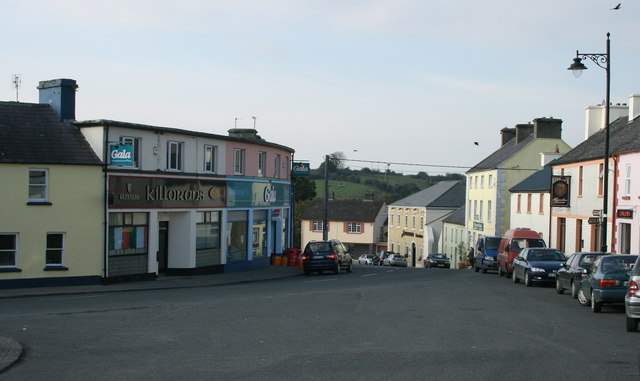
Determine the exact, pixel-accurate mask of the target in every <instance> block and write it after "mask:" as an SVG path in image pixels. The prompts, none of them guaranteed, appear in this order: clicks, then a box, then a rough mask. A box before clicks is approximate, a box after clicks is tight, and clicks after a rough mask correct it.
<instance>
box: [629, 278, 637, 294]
mask: <svg viewBox="0 0 640 381" xmlns="http://www.w3.org/2000/svg"><path fill="white" fill-rule="evenodd" d="M637 292H638V283H636V282H635V281H631V282H629V296H638V295H636V293H637Z"/></svg>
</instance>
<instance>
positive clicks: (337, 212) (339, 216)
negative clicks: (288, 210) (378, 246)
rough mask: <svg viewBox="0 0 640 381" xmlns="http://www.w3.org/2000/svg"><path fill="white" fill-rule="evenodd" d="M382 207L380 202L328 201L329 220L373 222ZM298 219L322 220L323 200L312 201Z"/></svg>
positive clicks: (382, 203)
mask: <svg viewBox="0 0 640 381" xmlns="http://www.w3.org/2000/svg"><path fill="white" fill-rule="evenodd" d="M383 205H384V202H382V201H364V200H356V199H347V200H329V213H328V214H329V219H330V220H331V221H358V222H375V220H376V216H377V215H378V213H380V210H381V209H382V207H383ZM300 218H301V219H303V220H316V221H320V220H322V219H323V218H324V199H322V198H316V199H314V200H313V201H312V202H311V205H309V207H308V208H307V209H306V210H305V211H304V213H303V214H302V216H301V217H300Z"/></svg>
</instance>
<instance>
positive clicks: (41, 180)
mask: <svg viewBox="0 0 640 381" xmlns="http://www.w3.org/2000/svg"><path fill="white" fill-rule="evenodd" d="M48 199H49V171H48V170H47V169H38V168H31V169H29V202H47V201H48Z"/></svg>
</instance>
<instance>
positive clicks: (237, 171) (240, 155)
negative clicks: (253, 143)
mask: <svg viewBox="0 0 640 381" xmlns="http://www.w3.org/2000/svg"><path fill="white" fill-rule="evenodd" d="M233 174H234V175H242V174H244V150H243V149H241V148H234V150H233Z"/></svg>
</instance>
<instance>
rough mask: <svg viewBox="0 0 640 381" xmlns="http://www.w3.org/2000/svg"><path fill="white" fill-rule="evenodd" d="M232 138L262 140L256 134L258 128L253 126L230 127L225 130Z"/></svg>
mask: <svg viewBox="0 0 640 381" xmlns="http://www.w3.org/2000/svg"><path fill="white" fill-rule="evenodd" d="M227 132H228V133H229V136H231V137H232V138H241V139H249V140H264V139H262V138H261V137H260V135H258V130H255V129H253V128H232V129H230V130H228V131H227Z"/></svg>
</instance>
